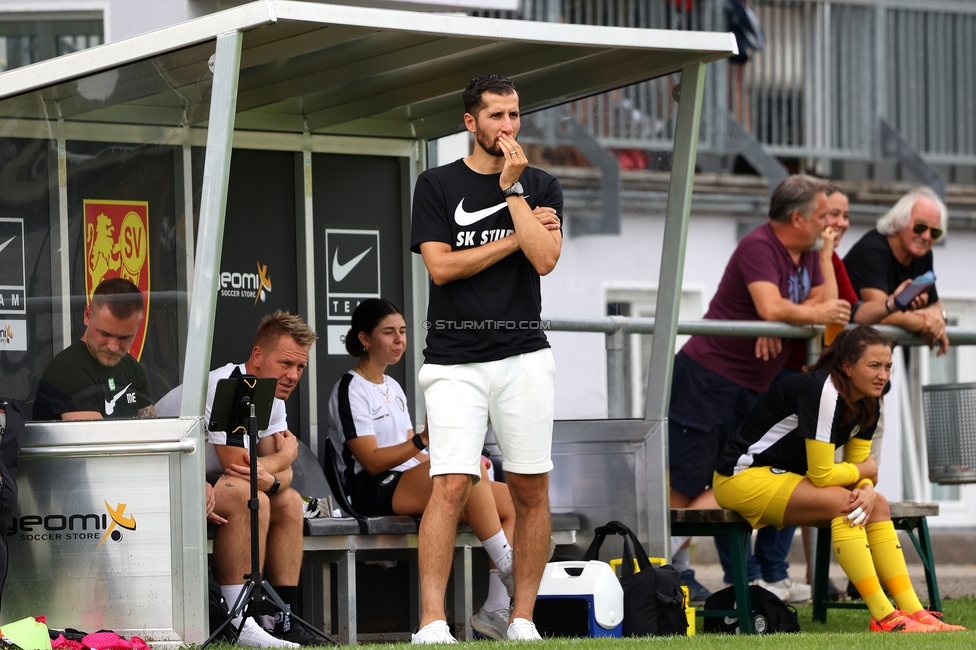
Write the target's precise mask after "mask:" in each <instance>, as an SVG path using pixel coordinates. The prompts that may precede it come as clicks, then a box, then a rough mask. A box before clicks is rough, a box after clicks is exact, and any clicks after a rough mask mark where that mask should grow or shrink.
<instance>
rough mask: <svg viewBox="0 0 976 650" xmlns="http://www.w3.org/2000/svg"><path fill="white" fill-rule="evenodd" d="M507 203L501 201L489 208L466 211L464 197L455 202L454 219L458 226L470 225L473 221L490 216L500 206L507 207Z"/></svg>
mask: <svg viewBox="0 0 976 650" xmlns="http://www.w3.org/2000/svg"><path fill="white" fill-rule="evenodd" d="M507 207H508V203H507V202H505V201H502V202H501V203H499V204H498V205H493V206H491V207H490V208H485V209H483V210H478V211H476V212H468V211H466V210H465V209H464V199H461V201H460V202H459V203H458V204H457V208H455V210H454V221H455V223H457V225H459V226H470V225H471V224H473V223H477V222H479V221H481V220H482V219H484V218H486V217H490V216H491V215H493V214H495V213H496V212H498V211H499V210H501V209H502V208H507Z"/></svg>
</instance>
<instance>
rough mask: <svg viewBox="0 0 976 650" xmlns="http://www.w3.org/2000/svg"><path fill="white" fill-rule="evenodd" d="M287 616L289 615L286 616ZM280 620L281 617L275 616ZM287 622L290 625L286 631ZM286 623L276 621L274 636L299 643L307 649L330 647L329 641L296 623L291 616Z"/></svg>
mask: <svg viewBox="0 0 976 650" xmlns="http://www.w3.org/2000/svg"><path fill="white" fill-rule="evenodd" d="M286 616H287V615H286ZM275 618H276V619H277V618H279V616H275ZM285 622H286V623H288V625H287V627H288V629H287V630H285V629H284V628H285ZM285 622H281V621H275V627H274V632H273V634H274V635H275V636H276V637H278V638H279V639H283V640H285V641H290V642H292V643H297V644H298V645H300V646H305V647H318V646H327V645H330V644H329V642H328V641H326V640H325V639H323V638H322V637H320V636H319V635H317V634H315V633H313V632H309V631H308V630H306V629H305V626H303V625H302V624H301V623H299V622H298V621H296V620H295V619H294V618H292V617H291V616H287V620H286V621H285Z"/></svg>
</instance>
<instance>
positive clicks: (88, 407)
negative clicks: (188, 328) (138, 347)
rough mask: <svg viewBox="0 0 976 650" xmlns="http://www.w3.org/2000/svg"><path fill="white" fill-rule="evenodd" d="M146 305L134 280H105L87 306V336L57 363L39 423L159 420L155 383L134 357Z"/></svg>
mask: <svg viewBox="0 0 976 650" xmlns="http://www.w3.org/2000/svg"><path fill="white" fill-rule="evenodd" d="M144 305H145V302H144V300H143V297H142V293H141V292H140V291H139V288H138V287H137V286H136V285H135V284H133V283H132V282H131V281H130V280H126V279H123V278H109V279H107V280H103V281H102V282H101V283H100V284H99V285H98V286H97V287H96V288H95V291H94V293H93V294H92V298H91V304H90V305H88V306H87V307H85V333H84V334H82V336H81V338H80V339H79V340H77V341H75V342H74V343H72V344H71V345H70V346H68V348H67V349H65V350H63V351H62V352H61V353H60V354H58V355H56V356H55V357H54V358H53V359H51V363H49V364H48V366H47V368H45V369H44V374H43V376H42V377H41V383H40V385H39V386H38V388H37V396H36V397H35V399H34V419H35V420H58V419H61V420H97V419H102V418H142V417H155V416H156V412H155V411H154V410H153V401H154V400H153V399H152V398H151V397H150V396H149V378H148V376H147V375H146V371H145V370H144V369H143V367H142V366H140V365H139V362H138V361H136V360H135V359H134V358H133V357H131V356H130V355H129V348H130V347H132V341H133V340H134V339H135V335H136V331H137V330H138V329H139V323H140V322H141V321H142V314H143V309H144Z"/></svg>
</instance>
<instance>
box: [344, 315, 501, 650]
mask: <svg viewBox="0 0 976 650" xmlns="http://www.w3.org/2000/svg"><path fill="white" fill-rule="evenodd" d="M345 345H346V351H347V352H349V354H351V355H352V356H354V357H358V359H359V362H358V363H357V364H356V367H355V368H354V369H353V370H350V371H349V372H347V373H346V374H345V375H343V376H342V378H341V379H340V380H339V381H338V383H336V385H335V388H333V390H332V396H331V398H330V399H329V416H330V417H329V420H330V421H329V437H330V438H331V439H332V440H333V441H334V442H335V443H336V444H341V445H342V458H343V460H344V462H345V471H344V472H343V482H344V484H345V487H346V490H347V492H348V494H349V495H350V497H351V499H352V501H353V506H354V507H355V508H356V509H357V510H358V511H360V512H361V513H362V514H364V515H372V516H383V515H393V514H397V515H413V516H418V517H419V516H421V515H423V514H424V510H425V508H426V507H427V501H428V499H429V498H430V493H431V485H432V482H431V479H430V460H429V458H428V456H427V453H426V452H425V451H424V449H425V448H426V447H427V445H428V439H427V434H426V433H414V431H413V426H412V425H411V423H410V414H409V413H408V410H407V397H406V395H405V394H404V392H403V389H402V388H401V387H400V384H398V383H397V381H396V380H395V379H393V378H392V377H389V376H387V375H386V369H387V367H388V366H391V365H393V364H395V363H397V362H399V361H400V358H401V357H402V356H403V353H404V352H405V351H406V349H407V326H406V323H405V321H404V319H403V312H402V311H401V310H400V308H399V307H397V306H396V305H394V304H393V303H392V302H390V301H389V300H383V299H380V298H371V299H369V300H364V301H363V302H361V303H360V304H359V306H358V307H356V310H355V311H354V312H353V315H352V323H351V327H350V328H349V333H348V334H346V341H345ZM461 522H462V523H465V524H467V525H468V526H470V527H471V530H472V531H474V534H475V535H477V537H478V539H479V540H481V543H482V545H483V546H484V548H485V550H486V551H487V552H488V557H489V558H490V559H491V562H492V565H493V568H492V569H491V570H490V572H489V579H488V600H487V601H485V604H484V605H483V606H482V607H481V609H480V610H479V611H478V613H477V614H476V615H475V616H474V617H473V618H472V619H471V627H473V628H474V629H475V630H476V631H478V632H479V633H480V634H482V635H484V636H487V637H490V638H493V639H504V638H505V632H506V630H507V629H508V623H509V621H508V619H509V617H510V615H511V610H510V608H509V598H510V597H511V594H512V591H513V587H514V583H513V582H512V548H511V546H510V545H509V541H508V540H510V539H511V538H512V537H511V536H512V532H513V530H514V526H515V507H514V506H513V504H512V497H511V495H510V494H509V492H508V486H507V485H505V484H504V483H496V482H494V481H490V480H488V474H487V470H486V468H485V467H484V466H482V468H481V480H480V481H478V482H477V483H475V484H474V486H473V487H472V488H471V494H470V496H469V497H468V501H467V505H466V506H465V508H464V513H463V515H462V517H461Z"/></svg>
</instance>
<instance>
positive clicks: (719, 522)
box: [671, 508, 755, 634]
mask: <svg viewBox="0 0 976 650" xmlns="http://www.w3.org/2000/svg"><path fill="white" fill-rule="evenodd" d="M671 534H672V535H676V536H680V537H686V536H687V537H696V536H704V537H725V538H726V539H727V540H728V542H729V555H730V556H731V559H732V583H733V586H734V589H735V605H736V606H735V609H733V610H725V609H721V610H719V609H715V610H708V611H705V610H700V611H699V614H701V615H702V616H705V617H712V616H722V617H726V616H729V617H735V618H737V619H738V620H739V631H740V632H742V633H743V634H753V633H754V632H755V626H754V625H753V621H752V597H751V596H750V595H749V569H748V567H747V565H746V544H748V543H749V541H750V540H751V535H752V526H751V525H750V524H749V522H747V521H746V520H745V519H743V518H742V517H741V516H740V515H739V513H737V512H735V511H734V510H726V509H724V508H706V509H700V510H699V509H690V508H674V509H672V510H671Z"/></svg>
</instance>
